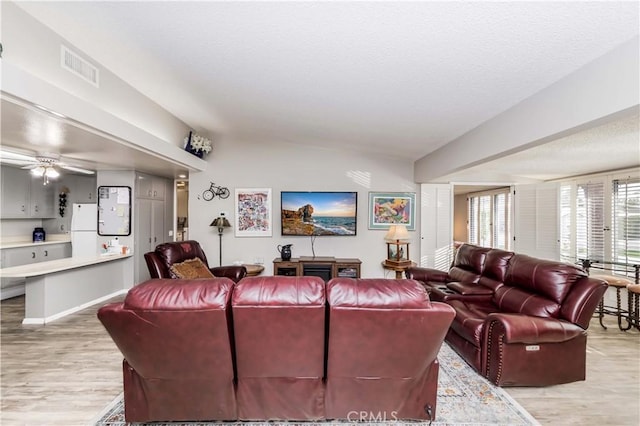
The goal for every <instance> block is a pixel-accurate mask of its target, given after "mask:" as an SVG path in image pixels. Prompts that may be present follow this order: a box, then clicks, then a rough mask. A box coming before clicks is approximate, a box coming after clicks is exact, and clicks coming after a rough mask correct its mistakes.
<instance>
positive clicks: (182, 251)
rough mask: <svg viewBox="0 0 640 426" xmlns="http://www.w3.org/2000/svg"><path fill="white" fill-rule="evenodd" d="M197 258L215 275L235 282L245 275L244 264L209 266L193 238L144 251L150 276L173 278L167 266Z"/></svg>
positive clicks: (198, 244)
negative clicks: (147, 251)
mask: <svg viewBox="0 0 640 426" xmlns="http://www.w3.org/2000/svg"><path fill="white" fill-rule="evenodd" d="M196 257H197V258H199V259H200V260H202V262H203V263H204V264H205V265H206V266H207V268H209V270H210V271H211V273H212V274H213V275H214V276H216V277H226V278H229V279H231V280H232V281H233V282H235V283H237V282H238V281H240V280H241V279H242V278H244V277H245V276H246V275H247V269H246V268H245V267H244V266H235V265H234V266H217V267H213V268H210V267H209V263H208V262H207V256H206V255H205V254H204V251H203V250H202V247H201V246H200V243H198V242H197V241H194V240H188V241H175V242H169V243H163V244H160V245H158V246H157V247H156V248H155V250H154V251H152V252H149V253H145V255H144V260H145V261H146V262H147V268H149V274H150V275H151V278H175V277H174V276H172V275H171V272H170V270H169V268H170V267H171V265H173V264H174V263H180V262H184V261H185V260H189V259H193V258H196Z"/></svg>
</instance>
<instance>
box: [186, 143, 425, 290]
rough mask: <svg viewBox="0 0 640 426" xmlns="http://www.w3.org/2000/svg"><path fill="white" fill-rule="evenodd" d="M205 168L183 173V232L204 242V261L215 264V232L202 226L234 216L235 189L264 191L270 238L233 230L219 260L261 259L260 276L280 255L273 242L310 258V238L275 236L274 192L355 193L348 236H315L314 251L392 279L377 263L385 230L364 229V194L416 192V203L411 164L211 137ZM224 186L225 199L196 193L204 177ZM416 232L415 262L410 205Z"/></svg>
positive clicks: (205, 185) (277, 198)
mask: <svg viewBox="0 0 640 426" xmlns="http://www.w3.org/2000/svg"><path fill="white" fill-rule="evenodd" d="M207 161H208V162H209V167H208V168H207V171H205V172H199V173H192V174H191V175H190V177H189V225H190V226H189V237H190V238H191V239H194V240H197V241H199V242H200V243H201V245H202V246H203V248H204V250H205V253H206V254H207V258H208V260H209V263H210V265H211V266H217V265H218V257H219V251H218V233H217V229H215V228H212V227H210V226H209V224H210V223H211V222H212V220H213V219H215V218H216V217H217V216H218V214H219V213H220V212H222V211H224V212H227V215H228V218H229V221H230V222H231V223H232V224H233V221H234V218H235V216H234V213H233V212H234V208H235V206H234V193H235V188H271V189H272V195H273V203H272V209H273V219H274V224H273V236H272V237H251V238H248V237H235V236H234V229H229V230H227V231H226V232H225V233H224V235H223V249H222V252H223V260H222V263H223V265H224V264H227V265H228V264H231V263H232V262H233V261H237V260H240V261H243V262H245V263H253V262H254V261H255V260H256V258H263V259H264V263H265V272H264V274H268V275H271V274H272V273H273V265H272V261H273V259H274V258H276V257H279V253H278V251H277V249H276V246H277V245H279V244H293V247H292V252H293V257H299V256H311V255H312V251H311V239H310V237H291V236H286V237H283V236H281V235H280V233H281V226H280V192H281V191H288V190H291V191H357V192H358V222H357V235H356V236H355V237H317V238H316V241H315V246H314V247H315V254H316V256H335V257H357V258H359V259H360V260H362V276H363V277H384V276H388V277H391V278H393V276H394V275H393V273H391V274H389V273H386V275H385V272H386V271H385V270H384V269H383V268H382V266H381V262H382V261H383V260H384V259H385V256H386V245H385V242H384V240H383V238H384V234H385V231H384V230H369V229H367V221H368V196H369V191H376V192H378V191H380V192H400V191H402V192H416V204H417V205H418V206H419V205H420V204H419V203H420V201H419V198H420V191H419V188H418V186H417V185H415V184H414V183H413V164H412V162H411V161H406V160H397V159H387V158H385V157H382V156H375V155H368V154H362V153H355V152H350V151H347V150H345V151H332V150H324V149H317V148H304V147H300V146H295V145H291V144H286V143H279V142H271V141H269V142H268V143H267V142H266V141H265V142H264V143H263V142H254V143H250V142H236V141H221V142H217V143H216V144H215V146H214V150H213V152H212V153H211V154H209V156H208V158H207ZM210 181H213V182H215V183H216V184H219V185H222V186H226V187H228V188H229V190H230V191H231V196H230V197H229V198H228V199H226V200H220V199H218V198H217V197H216V198H214V199H213V200H212V201H204V200H203V199H202V191H204V190H205V189H207V188H208V187H209V182H210ZM416 216H417V217H416V222H417V227H416V231H414V232H410V234H411V237H412V243H411V244H412V245H411V257H412V258H413V259H419V256H420V253H419V244H418V242H419V225H420V223H419V209H417V210H416Z"/></svg>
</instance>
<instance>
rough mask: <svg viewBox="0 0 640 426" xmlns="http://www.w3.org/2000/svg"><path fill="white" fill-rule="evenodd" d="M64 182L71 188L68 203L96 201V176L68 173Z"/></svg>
mask: <svg viewBox="0 0 640 426" xmlns="http://www.w3.org/2000/svg"><path fill="white" fill-rule="evenodd" d="M63 183H64V184H65V185H66V186H67V187H68V188H69V199H70V201H68V203H96V202H97V197H96V193H97V190H98V187H97V182H96V177H95V176H81V175H68V176H65V178H64V180H63Z"/></svg>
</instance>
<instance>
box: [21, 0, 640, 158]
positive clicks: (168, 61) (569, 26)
mask: <svg viewBox="0 0 640 426" xmlns="http://www.w3.org/2000/svg"><path fill="white" fill-rule="evenodd" d="M21 7H23V8H24V9H25V10H26V11H27V12H29V13H32V14H33V15H34V16H36V17H37V18H39V19H41V20H44V21H45V23H48V24H49V25H51V26H52V27H54V29H55V30H56V31H57V32H59V33H60V34H61V35H63V36H65V37H67V38H68V39H70V40H71V41H72V42H73V43H74V44H76V45H77V46H78V47H80V48H81V49H83V50H85V51H86V52H87V53H88V54H89V55H90V56H92V57H94V58H95V59H96V60H98V61H99V62H101V63H102V64H103V65H105V66H106V67H107V68H110V69H111V70H112V71H114V72H115V73H116V74H118V75H120V76H121V77H122V78H124V79H125V80H126V81H129V82H130V83H131V84H132V85H133V86H135V87H136V88H137V89H138V90H140V91H141V92H143V93H145V94H146V95H147V96H149V97H150V98H152V99H154V100H156V101H157V102H158V103H160V104H161V105H163V106H164V107H165V108H166V109H168V110H169V111H171V112H172V113H174V114H175V115H176V116H178V117H179V118H181V119H182V120H183V121H185V122H186V123H187V124H189V125H190V126H192V127H194V128H196V129H199V130H201V131H208V132H209V133H211V134H216V133H218V134H219V133H226V134H229V135H232V136H235V137H243V138H259V139H260V140H267V141H268V140H284V141H288V142H294V143H295V142H301V143H307V144H314V145H324V146H341V147H344V146H353V147H363V146H364V147H366V148H367V149H368V150H371V151H382V152H388V151H390V150H391V149H390V147H391V146H392V147H393V149H392V150H393V151H394V152H395V153H396V154H397V155H399V156H401V157H406V158H412V159H416V158H419V157H421V156H423V155H425V154H427V153H429V152H430V151H432V150H433V149H435V148H437V147H439V146H441V145H443V144H445V143H447V142H449V141H450V140H452V139H454V138H455V137H457V136H459V135H461V134H463V133H465V132H466V131H468V130H470V129H472V128H474V127H476V126H477V125H479V124H480V123H482V122H484V121H486V120H487V119H489V118H491V117H493V116H495V115H496V114H498V113H500V112H502V111H504V110H505V109H508V108H509V107H511V106H513V105H514V104H516V103H517V102H519V101H521V100H523V99H525V98H527V97H528V96H530V95H532V94H533V93H536V92H537V91H539V90H541V89H543V88H544V87H546V86H548V85H550V84H551V83H553V82H555V81H557V80H558V79H560V78H562V77H564V76H566V75H567V74H569V73H570V72H572V71H574V70H576V69H577V68H579V67H581V66H583V65H585V64H586V63H588V62H589V61H591V60H593V59H594V58H597V57H598V56H601V55H602V54H604V53H606V52H607V51H609V50H610V49H612V48H613V47H614V46H616V45H618V44H620V43H622V42H624V41H626V40H628V39H630V38H632V37H633V36H634V35H635V34H637V33H638V5H637V4H636V3H635V2H627V3H616V2H555V3H546V2H545V3H542V2H507V3H504V2H501V3H497V2H474V3H470V2H280V3H272V2H50V3H49V2H44V3H37V2H35V3H31V2H26V3H21Z"/></svg>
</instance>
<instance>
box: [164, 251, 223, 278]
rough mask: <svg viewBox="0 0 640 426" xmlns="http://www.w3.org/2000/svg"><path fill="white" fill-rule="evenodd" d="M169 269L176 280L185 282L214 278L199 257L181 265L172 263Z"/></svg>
mask: <svg viewBox="0 0 640 426" xmlns="http://www.w3.org/2000/svg"><path fill="white" fill-rule="evenodd" d="M169 269H170V270H171V272H172V273H173V275H175V277H176V278H184V279H187V280H193V279H196V278H213V277H214V275H213V274H212V273H211V271H210V270H209V268H207V265H205V264H204V262H202V260H200V258H199V257H194V258H193V259H188V260H185V261H184V262H181V263H174V264H173V265H171V267H170V268H169Z"/></svg>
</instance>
